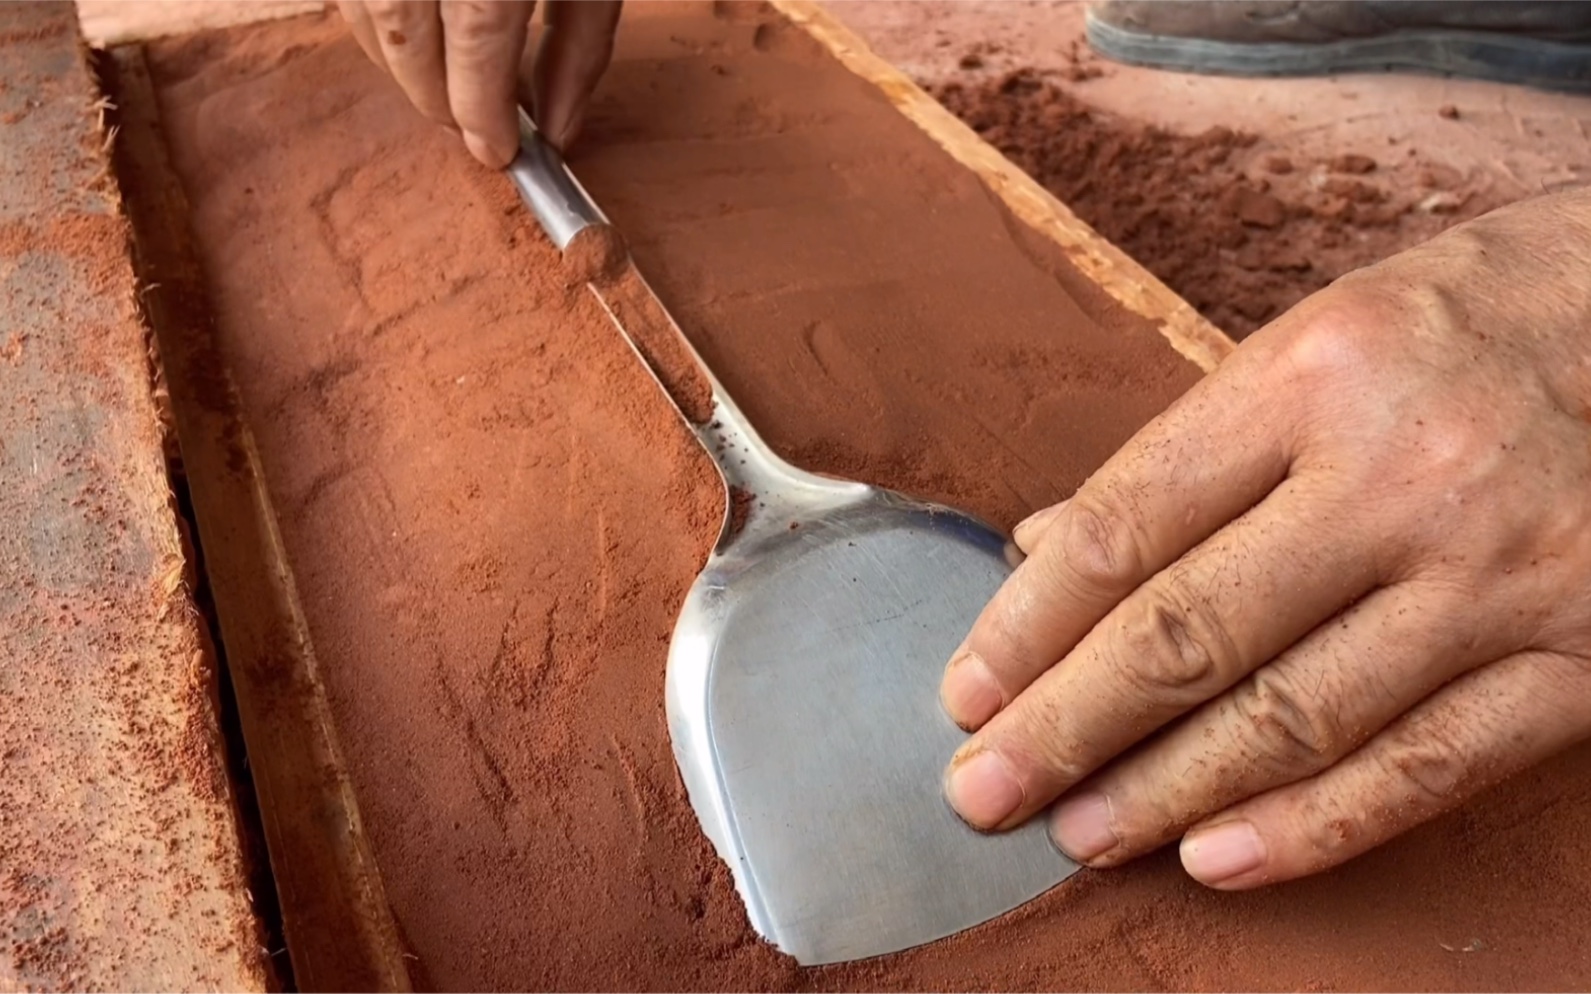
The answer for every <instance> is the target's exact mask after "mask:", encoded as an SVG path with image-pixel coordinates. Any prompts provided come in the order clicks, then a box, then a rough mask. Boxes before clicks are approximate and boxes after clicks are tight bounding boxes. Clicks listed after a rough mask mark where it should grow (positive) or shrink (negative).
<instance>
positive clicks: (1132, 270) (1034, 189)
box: [768, 0, 1236, 372]
mask: <svg viewBox="0 0 1591 994" xmlns="http://www.w3.org/2000/svg"><path fill="white" fill-rule="evenodd" d="M768 2H769V3H771V4H772V5H773V6H774V7H775V8H776V9H777V10H778V11H779V12H780V13H782V14H784V16H785V17H787V18H789V19H790V20H791V21H792V22H794V23H796V24H799V25H800V26H801V27H802V28H804V29H806V31H807V33H808V34H810V35H811V36H812V37H813V38H816V39H817V40H818V41H819V42H820V43H821V44H822V45H823V47H824V48H826V49H828V50H829V52H830V53H831V54H833V56H834V57H835V58H836V59H838V60H839V61H840V63H841V64H842V65H844V66H845V67H846V68H847V69H849V70H851V71H852V72H853V73H855V74H857V75H858V76H860V77H862V78H863V79H865V80H867V81H869V82H871V83H873V84H874V85H875V86H877V87H878V88H879V89H880V90H883V91H884V94H885V95H886V96H888V97H889V99H890V102H891V103H893V104H894V105H895V106H896V108H898V109H899V110H900V112H901V113H902V114H904V115H906V116H907V117H908V118H910V119H911V121H912V122H913V123H914V124H916V125H917V126H918V127H919V128H921V129H922V130H923V131H924V132H926V133H927V134H928V135H929V136H931V137H932V138H933V139H934V141H936V142H938V143H939V145H940V147H942V148H943V149H944V150H945V151H946V152H949V153H950V155H951V156H952V157H953V158H954V159H955V160H956V161H957V162H959V163H961V164H962V165H964V166H966V167H967V168H968V169H970V170H972V171H973V172H974V173H976V174H977V175H978V177H979V178H980V179H982V180H983V182H984V183H985V184H986V185H987V186H988V187H989V189H990V190H992V191H993V192H994V193H995V195H997V196H998V197H999V198H1000V199H1001V200H1003V201H1005V203H1006V206H1008V207H1010V208H1011V211H1012V213H1014V214H1015V215H1016V216H1017V217H1019V218H1021V219H1022V220H1023V221H1024V222H1026V223H1027V224H1028V225H1030V226H1031V227H1032V228H1033V229H1034V230H1036V231H1039V232H1041V233H1042V234H1044V235H1045V237H1047V238H1049V239H1051V240H1053V241H1054V242H1055V243H1056V244H1057V245H1060V246H1061V247H1062V248H1064V249H1065V250H1066V252H1067V254H1068V255H1069V256H1070V257H1071V260H1072V262H1073V264H1074V265H1076V266H1077V268H1078V269H1080V270H1082V272H1083V274H1084V275H1085V276H1087V277H1088V278H1089V279H1091V280H1093V281H1094V282H1095V283H1097V284H1098V285H1099V286H1100V288H1101V289H1103V290H1104V291H1105V292H1106V293H1108V294H1110V295H1111V296H1112V297H1114V298H1115V299H1116V300H1117V301H1119V302H1120V303H1121V304H1122V306H1124V307H1126V308H1127V309H1128V310H1130V311H1132V312H1133V313H1134V314H1138V315H1140V316H1142V317H1145V318H1147V319H1149V320H1151V321H1156V322H1158V323H1159V325H1160V333H1161V334H1162V335H1164V336H1165V338H1166V341H1168V342H1170V343H1171V347H1172V348H1174V349H1176V350H1177V352H1179V353H1180V354H1181V355H1182V356H1183V357H1185V358H1186V359H1188V360H1189V361H1190V362H1192V363H1193V364H1194V365H1196V366H1198V367H1199V368H1200V369H1202V370H1204V371H1205V372H1209V371H1210V370H1212V369H1214V368H1215V367H1216V366H1217V365H1219V364H1220V362H1221V360H1222V359H1224V358H1226V357H1227V355H1228V354H1230V353H1231V351H1232V349H1234V348H1236V343H1234V342H1233V341H1232V339H1230V338H1228V337H1227V335H1226V334H1225V333H1224V332H1222V331H1221V330H1220V329H1219V328H1217V327H1216V326H1215V325H1213V324H1211V323H1210V322H1208V321H1206V320H1205V319H1204V318H1203V317H1201V316H1200V315H1199V312H1198V311H1195V310H1194V309H1193V307H1192V305H1190V304H1189V303H1188V302H1187V301H1185V300H1183V299H1182V298H1181V297H1179V296H1177V294H1176V293H1175V292H1174V291H1172V289H1171V288H1170V287H1168V286H1166V285H1165V284H1164V283H1162V282H1160V280H1159V279H1158V278H1156V277H1155V276H1154V275H1153V274H1152V273H1150V272H1149V270H1147V269H1145V268H1144V267H1143V266H1141V265H1139V264H1138V263H1137V262H1135V261H1134V260H1133V259H1132V258H1131V257H1130V256H1128V255H1127V253H1125V252H1123V251H1122V250H1121V249H1119V248H1117V247H1116V246H1115V245H1113V244H1111V243H1110V242H1109V241H1107V240H1106V239H1105V238H1104V237H1103V236H1101V235H1100V234H1099V232H1097V231H1095V230H1094V229H1093V228H1091V227H1089V226H1088V225H1087V224H1086V223H1085V222H1084V221H1083V220H1082V219H1081V218H1079V217H1078V216H1077V215H1076V214H1073V213H1072V211H1071V209H1070V208H1068V207H1067V206H1066V205H1065V204H1063V203H1061V202H1060V201H1059V200H1057V199H1056V198H1055V196H1054V195H1053V194H1051V193H1050V192H1049V191H1048V190H1046V189H1044V187H1042V186H1040V185H1039V183H1038V181H1037V180H1035V179H1033V177H1031V176H1029V175H1028V174H1027V173H1025V172H1023V171H1022V170H1021V169H1020V168H1018V167H1017V165H1016V164H1015V163H1014V162H1012V161H1011V160H1010V159H1007V158H1006V157H1005V156H1004V155H1002V154H1001V153H1000V151H999V150H998V149H996V148H995V147H994V146H993V145H990V144H989V143H988V142H986V141H984V140H983V139H982V138H981V137H979V135H978V133H977V132H975V131H973V130H972V129H971V128H969V127H968V126H967V125H966V124H964V123H963V122H962V121H961V119H960V118H958V117H956V116H955V115H954V114H952V113H950V111H948V110H946V109H945V108H944V107H943V106H941V105H940V103H939V102H938V101H937V100H935V99H934V98H933V97H931V96H929V95H928V94H927V93H925V92H924V91H923V89H922V88H921V87H919V86H918V85H917V84H916V83H913V82H912V81H911V79H909V78H908V77H907V76H906V74H905V73H903V72H901V71H900V70H899V69H897V68H895V67H894V66H893V65H891V64H890V63H888V62H886V61H885V60H884V59H882V58H880V57H879V56H878V55H876V54H874V53H873V50H872V49H870V48H868V47H867V43H866V42H864V41H863V40H862V39H861V38H859V37H857V36H856V34H855V33H853V32H852V31H851V30H850V29H849V28H847V27H846V26H845V25H843V24H841V23H840V22H839V21H838V20H836V19H835V17H834V15H832V14H830V13H829V12H828V11H827V10H826V9H824V7H823V6H821V5H820V4H818V3H817V2H816V0H768Z"/></svg>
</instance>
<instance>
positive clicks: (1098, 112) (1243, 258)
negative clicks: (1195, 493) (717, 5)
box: [828, 0, 1591, 336]
mask: <svg viewBox="0 0 1591 994" xmlns="http://www.w3.org/2000/svg"><path fill="white" fill-rule="evenodd" d="M828 6H829V8H830V9H831V10H832V12H833V13H834V14H835V15H836V16H838V17H840V18H841V19H842V20H844V21H845V22H846V24H847V25H849V26H850V27H851V28H852V29H853V30H855V31H857V32H858V33H859V34H861V35H862V36H863V37H864V38H866V39H867V41H868V42H869V43H870V44H871V45H872V46H873V47H874V48H875V49H876V50H877V51H878V52H879V54H881V55H882V56H884V57H885V58H886V59H888V60H889V61H890V62H892V63H894V64H895V65H898V66H900V67H902V69H903V70H904V71H905V72H907V73H908V74H909V75H911V76H913V77H914V78H916V79H918V80H919V81H920V82H922V83H923V85H925V86H927V87H928V88H929V89H932V90H935V91H936V92H937V88H939V87H941V86H945V85H947V84H961V85H964V86H966V87H968V88H969V89H970V90H972V91H975V92H979V93H981V92H984V91H986V90H988V89H992V88H994V87H996V86H998V84H999V81H1000V79H1001V77H1003V76H1005V75H1006V74H1007V73H1009V72H1012V71H1016V70H1021V71H1023V73H1024V74H1030V75H1031V74H1036V75H1038V76H1041V77H1043V79H1044V80H1045V81H1046V83H1048V84H1052V85H1053V86H1054V87H1055V89H1057V90H1059V91H1061V92H1062V93H1064V94H1065V95H1066V96H1067V97H1068V98H1070V99H1069V100H1067V101H1065V102H1064V103H1065V106H1063V107H1062V108H1059V110H1060V111H1061V112H1063V113H1067V123H1066V127H1065V128H1064V129H1062V128H1056V127H1051V128H1047V129H1046V128H1037V129H1031V130H1026V131H1024V130H1023V129H1011V130H1007V131H1006V132H1005V135H1004V137H1003V139H1002V140H1001V141H999V144H1000V145H1001V147H1002V148H1003V149H1005V150H1006V151H1007V153H1008V154H1013V157H1014V158H1018V159H1019V160H1020V161H1022V162H1023V163H1024V165H1026V166H1028V167H1030V168H1033V167H1035V166H1036V167H1037V169H1036V172H1035V175H1036V176H1037V178H1038V179H1039V181H1040V182H1042V183H1044V184H1045V185H1047V186H1049V187H1050V188H1051V189H1052V190H1054V191H1056V192H1057V194H1058V195H1059V196H1060V198H1061V199H1062V200H1063V201H1066V202H1067V204H1068V205H1069V206H1071V207H1072V208H1073V209H1074V210H1076V211H1077V212H1078V213H1079V214H1080V215H1081V216H1082V217H1084V218H1085V219H1086V220H1088V221H1089V223H1091V224H1093V225H1095V226H1096V227H1098V228H1099V229H1100V230H1101V231H1103V232H1104V233H1105V234H1106V235H1107V236H1108V237H1109V238H1110V239H1111V240H1112V241H1113V242H1115V243H1117V244H1118V245H1120V246H1121V247H1122V248H1124V249H1125V250H1127V252H1128V253H1129V254H1131V255H1132V256H1134V257H1135V258H1136V259H1138V261H1140V262H1142V263H1143V264H1144V265H1145V266H1146V267H1147V268H1149V269H1150V270H1151V271H1152V272H1154V273H1155V274H1156V275H1158V276H1160V277H1161V279H1163V280H1165V281H1166V282H1167V283H1169V284H1170V285H1171V287H1172V288H1173V289H1175V290H1176V291H1177V292H1178V293H1180V294H1182V295H1183V296H1184V297H1186V298H1188V299H1189V300H1190V301H1191V302H1193V303H1194V304H1195V305H1196V306H1198V307H1199V308H1200V309H1201V310H1202V311H1203V312H1204V314H1205V315H1206V316H1207V317H1210V318H1211V319H1212V320H1213V321H1215V323H1216V324H1218V325H1220V326H1221V327H1223V328H1225V329H1226V330H1227V331H1228V332H1230V333H1232V334H1235V335H1239V336H1241V335H1242V334H1245V333H1247V332H1248V331H1249V330H1251V329H1253V328H1255V327H1257V326H1258V325H1259V324H1261V323H1263V322H1264V321H1265V320H1266V318H1267V317H1268V316H1272V315H1274V314H1276V313H1279V312H1280V311H1281V310H1282V309H1285V308H1286V307H1287V306H1289V305H1291V304H1292V303H1293V302H1295V301H1297V300H1298V299H1299V298H1300V297H1301V296H1303V295H1304V294H1305V293H1307V292H1309V291H1310V290H1312V289H1314V288H1315V287H1318V286H1320V285H1323V284H1324V283H1325V282H1328V281H1329V280H1330V279H1331V278H1333V277H1335V276H1337V275H1339V274H1341V273H1342V272H1345V271H1347V270H1349V269H1352V268H1356V267H1358V266H1363V265H1368V264H1370V263H1373V262H1378V261H1380V260H1381V259H1383V258H1386V257H1387V256H1389V255H1391V254H1393V253H1394V252H1397V251H1399V250H1401V249H1404V248H1407V247H1409V246H1411V245H1414V244H1416V243H1417V242H1421V241H1424V240H1425V239H1426V238H1429V237H1430V236H1431V235H1433V234H1435V233H1436V232H1437V231H1439V230H1441V229H1442V228H1444V227H1446V226H1447V225H1449V224H1452V223H1454V222H1455V221H1456V220H1462V219H1464V218H1465V217H1468V216H1473V215H1475V214H1479V213H1481V212H1483V211H1485V210H1488V209H1490V208H1492V207H1497V206H1500V205H1502V204H1505V203H1509V202H1511V201H1514V200H1518V199H1520V198H1521V197H1528V196H1533V195H1535V194H1538V193H1543V192H1548V191H1551V190H1555V189H1563V188H1566V187H1569V186H1575V185H1580V184H1583V183H1585V182H1587V181H1591V97H1587V96H1584V95H1580V94H1569V93H1553V92H1549V91H1544V90H1532V89H1530V88H1528V87H1523V86H1507V85H1503V84H1500V83H1489V82H1486V81H1483V80H1464V79H1454V78H1447V77H1441V76H1426V75H1419V74H1413V73H1350V74H1343V75H1339V76H1322V77H1305V78H1297V79H1245V78H1241V77H1232V76H1198V75H1191V74H1184V73H1173V72H1163V71H1159V70H1154V69H1146V68H1142V67H1138V66H1126V65H1121V64H1119V63H1114V62H1109V61H1107V60H1104V59H1101V58H1099V57H1097V56H1096V55H1095V54H1094V53H1093V52H1092V50H1091V49H1090V48H1089V47H1088V44H1087V41H1086V40H1085V37H1084V30H1083V27H1084V26H1083V21H1084V10H1085V6H1086V5H1085V4H1083V3H1079V2H1057V0H869V2H867V3H846V2H835V3H831V4H829V5H828ZM977 102H978V103H981V102H982V101H981V100H979V101H977ZM1024 102H1025V103H1029V104H1030V105H1032V104H1042V103H1045V102H1046V101H1044V100H1042V99H1040V100H1031V99H1029V100H1024ZM1078 110H1086V111H1087V113H1086V115H1083V114H1077V113H1075V111H1078ZM1057 123H1058V122H1057ZM1151 129H1158V130H1159V132H1160V133H1159V134H1156V133H1155V132H1154V130H1151ZM1212 131H1214V132H1217V133H1219V132H1220V131H1226V132H1236V133H1239V134H1243V135H1246V136H1253V138H1254V139H1255V140H1254V141H1253V142H1252V143H1249V144H1245V145H1243V146H1240V147H1236V148H1234V149H1233V151H1232V154H1231V155H1230V156H1229V157H1228V158H1226V159H1225V160H1224V161H1221V162H1218V163H1211V164H1209V165H1208V166H1206V165H1204V163H1209V158H1208V152H1209V151H1210V144H1211V143H1210V139H1211V138H1213V137H1214V136H1213V135H1211V134H1210V133H1211V132H1212ZM1201 144H1202V148H1201ZM1057 146H1065V151H1064V152H1063V153H1061V154H1056V155H1046V151H1047V150H1049V149H1054V148H1056V147H1057ZM1096 154H1097V157H1096ZM1343 154H1350V155H1358V156H1364V157H1367V158H1370V159H1374V160H1375V161H1376V163H1377V168H1376V170H1375V171H1374V173H1372V174H1369V175H1368V176H1365V177H1354V178H1355V179H1360V178H1362V179H1363V180H1364V181H1365V185H1366V186H1368V187H1370V188H1371V189H1373V190H1375V191H1376V192H1377V194H1379V195H1380V196H1382V197H1384V199H1382V200H1380V201H1379V203H1378V204H1376V205H1375V208H1374V210H1373V214H1374V215H1375V222H1374V223H1372V224H1368V225H1362V224H1357V223H1350V224H1342V225H1337V224H1333V223H1331V219H1329V218H1328V219H1321V220H1316V219H1313V218H1312V215H1313V214H1314V211H1315V208H1317V207H1324V206H1328V205H1329V204H1330V203H1331V197H1330V196H1329V193H1330V191H1326V190H1324V189H1323V187H1322V186H1321V185H1319V184H1323V183H1324V182H1326V181H1329V180H1330V179H1331V178H1332V175H1331V173H1330V171H1329V170H1328V169H1327V168H1326V164H1327V163H1328V162H1329V161H1330V160H1331V159H1333V158H1335V157H1337V156H1340V155H1343ZM1190 159H1195V160H1201V159H1202V160H1203V162H1202V163H1201V164H1200V165H1199V166H1198V167H1197V168H1193V169H1189V168H1187V163H1188V161H1189V160H1190ZM1273 159H1281V160H1286V161H1287V162H1289V163H1290V164H1291V165H1292V166H1293V168H1292V169H1291V171H1289V172H1287V173H1285V174H1278V173H1275V172H1273V171H1271V170H1269V169H1268V168H1266V166H1267V163H1268V162H1269V161H1270V160H1273ZM1156 171H1165V172H1167V173H1169V174H1170V175H1171V176H1172V177H1173V178H1174V179H1175V180H1177V181H1179V182H1174V183H1173V184H1172V185H1171V186H1170V187H1169V188H1168V187H1165V186H1161V187H1159V188H1158V189H1154V190H1152V191H1151V195H1150V196H1149V197H1147V198H1145V199H1144V200H1143V201H1140V202H1135V195H1136V194H1137V192H1138V184H1139V183H1140V182H1142V181H1143V177H1144V176H1145V175H1146V174H1151V175H1152V174H1153V173H1154V172H1156ZM1090 181H1093V182H1090ZM1234 182H1246V183H1249V184H1252V185H1260V184H1266V183H1268V184H1269V185H1270V187H1271V189H1270V190H1269V191H1268V192H1269V193H1270V194H1271V195H1273V196H1275V197H1276V198H1277V199H1278V200H1279V201H1282V202H1283V203H1285V204H1287V205H1288V206H1289V208H1290V210H1289V217H1288V220H1287V221H1286V222H1285V223H1283V224H1281V225H1279V226H1277V227H1275V228H1258V227H1254V228H1250V229H1249V230H1248V231H1247V232H1246V235H1247V238H1246V240H1245V241H1244V243H1243V245H1241V246H1240V247H1237V248H1233V247H1231V246H1230V245H1223V244H1219V243H1215V244H1213V245H1212V239H1211V238H1210V237H1209V236H1208V235H1207V234H1206V232H1205V228H1206V226H1213V227H1215V228H1217V229H1225V232H1227V237H1230V234H1229V232H1230V228H1229V227H1228V226H1227V224H1226V220H1225V218H1224V217H1223V216H1222V215H1223V214H1224V213H1225V212H1224V210H1223V205H1222V204H1221V203H1220V202H1219V201H1220V195H1221V194H1222V193H1223V192H1224V191H1225V190H1226V189H1228V188H1229V187H1230V186H1232V185H1233V183H1234ZM1411 204H1412V205H1413V206H1414V209H1413V210H1408V211H1405V212H1402V213H1398V212H1397V210H1396V208H1399V207H1406V206H1409V205H1411ZM1422 204H1423V205H1424V207H1423V209H1422V207H1421V205H1422ZM1212 206H1213V209H1212ZM1135 207H1136V208H1137V209H1136V210H1135V209H1133V208H1135ZM1389 208H1391V210H1389ZM1334 235H1335V236H1337V237H1335V238H1334V237H1333V236H1334ZM1273 256H1275V257H1277V258H1278V261H1279V263H1280V264H1281V265H1279V266H1278V267H1277V268H1274V269H1273V268H1271V267H1270V266H1268V265H1267V263H1268V261H1269V259H1270V258H1272V257H1273ZM1304 263H1307V267H1306V266H1305V265H1303V264H1304Z"/></svg>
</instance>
